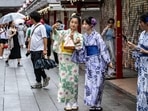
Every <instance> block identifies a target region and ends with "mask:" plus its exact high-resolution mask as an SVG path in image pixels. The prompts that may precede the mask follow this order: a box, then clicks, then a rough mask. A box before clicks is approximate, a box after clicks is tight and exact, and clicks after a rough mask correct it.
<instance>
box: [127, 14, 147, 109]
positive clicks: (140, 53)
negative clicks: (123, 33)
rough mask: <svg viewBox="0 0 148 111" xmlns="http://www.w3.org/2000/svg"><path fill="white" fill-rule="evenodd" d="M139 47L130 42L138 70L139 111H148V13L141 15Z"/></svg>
mask: <svg viewBox="0 0 148 111" xmlns="http://www.w3.org/2000/svg"><path fill="white" fill-rule="evenodd" d="M139 25H140V28H141V29H142V30H143V32H142V33H141V34H140V37H139V41H138V45H135V44H133V43H131V42H128V46H129V47H131V48H133V49H135V50H134V53H133V56H134V57H135V59H136V63H135V66H136V68H137V70H138V81H137V85H138V87H137V111H148V13H145V14H143V15H141V17H140V22H139Z"/></svg>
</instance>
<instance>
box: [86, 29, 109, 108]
mask: <svg viewBox="0 0 148 111" xmlns="http://www.w3.org/2000/svg"><path fill="white" fill-rule="evenodd" d="M84 45H85V46H93V45H97V46H98V50H99V52H100V53H99V54H98V55H92V56H86V63H85V65H86V73H85V89H84V103H85V104H86V105H88V106H97V105H98V104H99V105H101V100H102V92H103V88H104V72H105V71H106V69H107V64H108V63H109V62H110V56H109V53H108V50H107V47H106V44H105V42H104V41H103V39H102V37H101V36H100V34H99V33H97V32H96V31H95V30H94V31H93V32H92V33H91V34H90V35H87V34H84Z"/></svg>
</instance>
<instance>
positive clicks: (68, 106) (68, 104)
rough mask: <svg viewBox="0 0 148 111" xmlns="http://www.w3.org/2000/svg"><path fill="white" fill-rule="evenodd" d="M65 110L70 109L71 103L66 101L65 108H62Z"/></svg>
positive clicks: (69, 110)
mask: <svg viewBox="0 0 148 111" xmlns="http://www.w3.org/2000/svg"><path fill="white" fill-rule="evenodd" d="M64 110H65V111H71V110H72V107H71V104H70V103H67V104H66V106H65V108H64Z"/></svg>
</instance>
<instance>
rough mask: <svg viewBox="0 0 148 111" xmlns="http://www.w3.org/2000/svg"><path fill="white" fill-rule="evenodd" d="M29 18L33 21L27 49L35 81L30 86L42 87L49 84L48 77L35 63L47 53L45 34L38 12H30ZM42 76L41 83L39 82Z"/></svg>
mask: <svg viewBox="0 0 148 111" xmlns="http://www.w3.org/2000/svg"><path fill="white" fill-rule="evenodd" d="M30 19H31V21H32V23H33V26H32V28H31V35H30V42H29V45H28V51H27V52H30V53H31V61H32V63H33V68H34V73H35V77H36V83H35V84H34V85H32V86H31V88H42V87H46V86H47V85H48V84H49V80H50V77H47V75H46V74H45V71H44V69H41V68H38V69H36V68H35V63H36V61H37V60H38V59H41V58H42V56H44V55H46V54H47V34H46V29H45V27H44V25H42V24H41V23H40V19H41V16H40V14H39V13H38V12H32V13H31V14H30ZM41 77H42V78H43V85H42V83H41V81H42V78H41Z"/></svg>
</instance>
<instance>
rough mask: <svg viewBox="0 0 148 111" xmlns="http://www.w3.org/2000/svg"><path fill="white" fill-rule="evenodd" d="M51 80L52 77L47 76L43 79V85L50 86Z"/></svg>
mask: <svg viewBox="0 0 148 111" xmlns="http://www.w3.org/2000/svg"><path fill="white" fill-rule="evenodd" d="M49 80H50V77H46V78H45V79H44V80H43V87H46V86H48V84H49Z"/></svg>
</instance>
